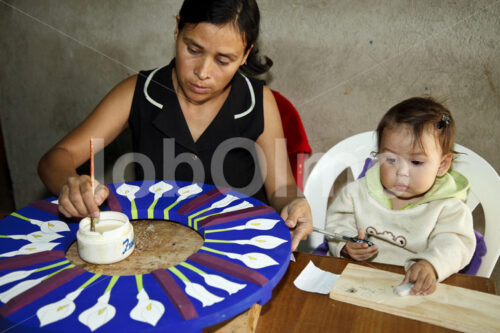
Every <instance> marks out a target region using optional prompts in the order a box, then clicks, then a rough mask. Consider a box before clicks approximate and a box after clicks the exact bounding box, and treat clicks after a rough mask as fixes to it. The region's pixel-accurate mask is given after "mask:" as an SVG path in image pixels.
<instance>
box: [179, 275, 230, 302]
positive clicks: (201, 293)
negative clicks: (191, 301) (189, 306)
mask: <svg viewBox="0 0 500 333" xmlns="http://www.w3.org/2000/svg"><path fill="white" fill-rule="evenodd" d="M183 282H184V284H185V285H186V289H184V290H185V291H186V294H188V295H189V296H191V297H194V298H196V299H197V300H198V301H200V302H201V304H202V306H203V307H205V306H210V305H212V304H215V303H218V302H220V301H223V300H224V298H222V297H219V296H217V295H214V294H212V293H211V292H209V291H208V290H207V289H205V287H203V286H202V285H201V284H199V283H193V282H189V281H183Z"/></svg>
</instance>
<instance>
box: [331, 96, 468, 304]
mask: <svg viewBox="0 0 500 333" xmlns="http://www.w3.org/2000/svg"><path fill="white" fill-rule="evenodd" d="M377 135H378V153H377V163H376V164H375V165H374V166H373V167H372V168H371V169H370V170H368V171H367V173H366V176H365V177H364V178H361V179H359V180H357V181H355V182H353V183H351V184H349V185H347V186H346V187H345V188H344V189H343V190H342V191H341V193H340V194H339V196H338V198H337V199H336V200H335V201H334V203H333V204H332V205H331V206H330V207H329V209H328V214H327V222H326V229H327V231H329V232H333V233H338V234H343V235H349V236H354V235H357V237H358V238H360V239H365V237H366V239H367V240H370V241H371V242H373V243H374V245H372V246H368V244H363V243H355V242H347V243H345V242H338V241H329V243H328V246H329V250H330V252H331V254H333V255H334V256H337V257H347V258H351V259H354V260H357V261H373V262H382V263H387V264H395V265H404V266H405V270H406V275H405V278H404V280H403V282H402V283H409V282H411V283H414V286H413V288H412V290H411V292H410V294H411V295H427V294H431V293H433V292H434V290H435V288H436V282H437V281H442V280H444V279H446V278H447V277H448V276H450V275H451V274H453V273H456V272H458V271H459V270H460V269H461V268H463V267H464V266H466V265H467V264H468V263H469V261H470V260H471V258H472V255H473V252H474V249H475V244H476V239H475V236H474V230H473V225H472V215H471V212H470V210H469V208H468V206H467V205H466V204H465V200H466V197H467V190H468V188H469V182H468V180H467V178H465V177H464V176H463V175H461V174H460V173H458V172H455V171H452V170H450V166H451V163H452V159H453V153H454V152H453V141H454V138H455V123H454V121H453V118H452V116H451V113H450V111H449V110H447V109H446V108H445V107H444V106H443V105H441V104H439V103H437V102H435V101H434V100H432V99H430V98H419V97H415V98H410V99H408V100H405V101H403V102H401V103H399V104H397V105H395V106H393V107H392V108H391V109H390V110H389V111H388V112H387V113H386V114H385V115H384V117H383V118H382V120H381V121H380V123H379V125H378V127H377Z"/></svg>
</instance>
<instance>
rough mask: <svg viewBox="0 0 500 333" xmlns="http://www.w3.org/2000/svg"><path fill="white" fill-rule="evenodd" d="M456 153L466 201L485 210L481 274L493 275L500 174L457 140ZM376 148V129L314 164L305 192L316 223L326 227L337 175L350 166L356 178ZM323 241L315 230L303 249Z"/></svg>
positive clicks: (499, 228)
mask: <svg viewBox="0 0 500 333" xmlns="http://www.w3.org/2000/svg"><path fill="white" fill-rule="evenodd" d="M454 149H455V151H456V152H459V153H462V154H456V156H455V160H454V162H453V166H452V168H453V169H454V170H456V171H458V172H460V173H462V174H463V175H464V176H466V177H467V178H468V179H469V181H470V185H471V188H470V191H469V195H468V198H467V205H468V206H469V207H470V209H471V211H472V210H474V209H475V208H476V207H477V205H478V204H479V203H480V204H481V206H482V207H483V211H484V219H485V232H484V241H485V243H486V248H487V252H486V255H485V256H483V257H482V263H481V266H480V267H479V271H478V272H477V275H478V276H484V277H490V275H491V272H492V271H493V268H494V267H495V264H496V262H497V260H498V257H499V255H500V241H498V239H497V237H498V236H499V235H500V202H499V200H498V197H497V195H498V193H499V192H500V177H499V176H498V174H497V172H496V171H495V169H493V167H492V166H491V165H490V164H489V163H488V162H487V161H486V160H485V159H483V158H482V157H481V156H479V155H478V154H476V153H475V152H473V151H472V150H470V149H468V148H466V147H464V146H462V145H459V144H455V147H454ZM376 150H377V134H376V132H375V131H369V132H364V133H360V134H356V135H353V136H351V137H349V138H347V139H344V140H343V141H341V142H339V143H337V144H336V145H335V146H333V147H332V148H331V149H330V150H328V151H327V152H326V153H325V154H324V155H323V156H322V157H321V158H320V160H319V161H318V163H317V164H316V165H315V166H314V168H313V170H312V171H311V173H310V175H309V176H308V178H307V180H306V184H305V187H304V194H305V196H306V198H307V200H308V201H309V204H310V206H311V209H312V215H313V224H314V226H315V227H318V228H321V229H324V228H325V221H326V212H327V208H328V207H327V204H328V196H329V194H330V193H331V190H332V187H333V183H334V182H335V179H336V178H337V177H338V176H339V175H340V174H341V173H342V172H343V171H344V170H345V169H347V168H350V169H351V171H352V174H353V176H354V178H357V177H358V175H359V174H360V173H361V171H362V169H363V166H364V163H365V159H366V158H368V157H370V153H371V152H372V151H376ZM322 242H323V235H321V234H319V233H313V234H312V235H310V236H309V238H308V240H307V241H304V242H302V243H301V246H300V250H301V251H305V252H312V251H313V250H314V249H315V248H316V247H317V246H318V245H320V244H321V243H322Z"/></svg>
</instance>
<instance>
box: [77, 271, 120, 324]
mask: <svg viewBox="0 0 500 333" xmlns="http://www.w3.org/2000/svg"><path fill="white" fill-rule="evenodd" d="M117 280H118V276H113V277H112V278H111V281H110V282H109V285H108V287H107V288H106V290H105V291H104V294H102V296H101V297H99V298H98V299H97V303H96V304H95V305H94V306H92V307H91V308H89V309H87V310H85V311H83V312H82V313H81V314H80V315H79V316H78V320H79V321H80V322H81V323H82V324H84V325H85V326H87V327H88V328H90V330H91V331H95V330H96V329H98V328H99V327H101V326H103V325H105V324H106V323H108V322H109V321H110V320H111V319H113V318H114V316H115V314H116V309H115V307H114V306H113V305H111V304H109V298H110V296H111V289H113V286H114V285H115V283H116V281H117Z"/></svg>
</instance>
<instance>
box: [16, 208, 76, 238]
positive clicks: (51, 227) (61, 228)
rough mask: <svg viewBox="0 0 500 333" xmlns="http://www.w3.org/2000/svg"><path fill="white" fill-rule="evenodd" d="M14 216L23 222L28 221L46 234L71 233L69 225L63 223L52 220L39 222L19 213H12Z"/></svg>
mask: <svg viewBox="0 0 500 333" xmlns="http://www.w3.org/2000/svg"><path fill="white" fill-rule="evenodd" d="M11 215H12V216H15V217H17V218H20V219H22V220H25V221H28V222H29V223H31V224H34V225H37V226H39V227H40V231H41V232H43V233H46V234H51V233H57V232H65V231H70V229H69V227H68V225H67V224H66V223H64V222H63V221H57V220H51V221H39V220H35V219H29V218H27V217H25V216H22V215H19V214H18V213H12V214H11Z"/></svg>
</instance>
